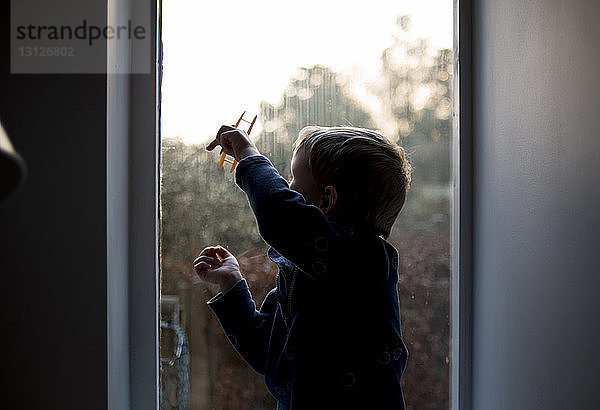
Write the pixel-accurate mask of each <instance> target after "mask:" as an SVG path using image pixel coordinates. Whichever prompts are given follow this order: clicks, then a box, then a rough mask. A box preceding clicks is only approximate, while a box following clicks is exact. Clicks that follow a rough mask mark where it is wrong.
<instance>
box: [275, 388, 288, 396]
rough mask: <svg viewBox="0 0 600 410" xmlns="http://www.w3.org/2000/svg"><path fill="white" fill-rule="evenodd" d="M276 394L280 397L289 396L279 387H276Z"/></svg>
mask: <svg viewBox="0 0 600 410" xmlns="http://www.w3.org/2000/svg"><path fill="white" fill-rule="evenodd" d="M275 393H277V394H279V395H280V396H285V395H287V391H285V389H283V388H281V387H279V386H277V387H275Z"/></svg>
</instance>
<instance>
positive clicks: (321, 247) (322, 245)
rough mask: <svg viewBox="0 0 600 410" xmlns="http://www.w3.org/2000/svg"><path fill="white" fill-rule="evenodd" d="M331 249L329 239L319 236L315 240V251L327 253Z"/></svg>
mask: <svg viewBox="0 0 600 410" xmlns="http://www.w3.org/2000/svg"><path fill="white" fill-rule="evenodd" d="M328 247H329V243H328V242H327V238H324V237H322V236H319V237H318V238H317V239H315V249H316V250H317V251H319V252H325V251H326V250H327V248H328Z"/></svg>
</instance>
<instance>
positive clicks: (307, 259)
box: [236, 155, 347, 279]
mask: <svg viewBox="0 0 600 410" xmlns="http://www.w3.org/2000/svg"><path fill="white" fill-rule="evenodd" d="M236 183H237V184H238V186H239V187H240V188H241V189H242V190H244V192H245V193H246V195H247V196H248V201H249V202H250V206H251V207H252V211H253V212H254V215H255V217H256V222H257V224H258V230H259V232H260V234H261V236H262V237H263V239H264V240H265V242H267V244H269V245H270V246H272V247H273V248H274V249H275V250H276V251H277V252H279V253H280V254H281V255H283V256H284V257H285V258H287V259H288V260H289V261H290V262H292V263H293V264H294V265H296V266H298V267H299V268H300V269H301V270H302V271H303V272H304V273H306V274H308V275H309V276H310V277H312V278H313V279H321V278H325V277H327V273H328V272H329V271H330V269H329V266H330V264H332V263H335V260H336V259H338V260H339V258H336V256H337V255H341V254H342V253H341V250H342V249H344V247H343V246H341V241H342V240H343V239H344V236H345V235H347V232H345V231H344V230H343V228H341V226H339V225H337V224H334V223H330V221H328V219H327V217H326V216H325V214H324V213H323V211H321V209H319V208H318V207H316V206H314V205H309V204H307V203H306V201H305V199H304V197H303V196H302V195H301V194H300V193H298V192H296V191H294V190H291V189H290V188H289V186H288V183H287V181H286V180H285V179H283V178H282V177H281V176H280V175H279V173H278V172H277V170H276V169H275V168H274V167H273V165H272V164H271V162H270V161H269V160H268V159H267V158H266V157H264V156H262V155H257V156H252V157H247V158H244V159H243V160H242V161H240V163H239V164H238V166H237V170H236ZM342 259H343V258H342Z"/></svg>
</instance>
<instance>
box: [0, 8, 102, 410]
mask: <svg viewBox="0 0 600 410" xmlns="http://www.w3.org/2000/svg"><path fill="white" fill-rule="evenodd" d="M7 3H9V2H3V3H2V4H3V5H2V11H1V12H0V19H1V21H2V23H3V24H2V36H1V40H0V41H1V48H0V50H1V51H0V56H1V57H0V90H1V97H0V119H1V120H2V122H3V124H4V125H5V129H6V131H7V133H8V134H9V136H10V138H11V140H12V143H13V145H14V147H15V149H16V150H17V151H18V152H19V153H20V154H21V155H22V157H23V158H24V159H25V161H26V162H27V166H28V171H29V175H28V179H27V181H26V183H25V185H24V186H23V187H22V189H21V190H20V191H19V192H18V193H17V194H16V195H14V196H13V197H11V198H10V199H9V200H8V201H6V202H5V203H2V204H0V274H1V277H2V285H1V288H2V297H1V298H0V312H2V329H3V330H2V339H3V340H2V341H3V354H2V373H3V375H4V377H3V386H2V387H3V392H2V396H1V399H0V403H1V407H2V408H13V409H76V408H77V409H103V408H106V406H107V401H106V389H107V384H106V372H107V354H106V350H107V346H106V340H107V334H106V310H107V306H106V242H105V241H106V146H105V135H106V79H105V76H103V75H10V74H9V60H8V59H9V28H10V20H9V17H10V12H9V9H8V6H9V4H7ZM105 3H106V2H104V1H94V2H88V4H87V5H86V7H88V8H89V9H88V10H89V12H90V13H104V15H105V14H106V4H105ZM1 177H2V176H0V178H1Z"/></svg>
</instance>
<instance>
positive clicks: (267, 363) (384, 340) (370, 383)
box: [208, 156, 408, 410]
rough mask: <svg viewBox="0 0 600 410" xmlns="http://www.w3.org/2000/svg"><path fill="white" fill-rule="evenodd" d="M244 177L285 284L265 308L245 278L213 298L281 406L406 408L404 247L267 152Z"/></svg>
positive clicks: (244, 165)
mask: <svg viewBox="0 0 600 410" xmlns="http://www.w3.org/2000/svg"><path fill="white" fill-rule="evenodd" d="M236 183H237V184H238V185H239V187H240V188H242V189H243V190H244V191H245V193H246V194H247V196H248V200H249V202H250V205H251V207H252V210H253V212H254V215H255V217H256V221H257V224H258V228H259V232H260V234H261V236H262V237H263V239H264V240H265V241H266V242H267V244H268V245H270V248H269V250H268V255H269V258H270V259H271V260H272V261H273V262H275V263H276V264H277V266H278V267H279V274H278V277H277V287H276V288H275V289H273V290H271V291H270V292H269V293H268V294H267V296H266V297H265V299H264V301H263V303H262V305H261V307H260V309H259V310H257V309H256V306H255V304H254V302H253V300H252V297H251V295H250V292H249V290H248V285H247V283H246V281H245V280H244V279H242V280H240V281H239V282H238V283H237V284H236V285H235V286H234V287H233V288H231V289H230V290H229V291H227V292H226V293H225V294H218V295H216V296H215V297H214V298H212V299H211V300H210V301H209V302H208V305H209V306H210V308H211V309H212V310H213V312H214V313H215V314H216V316H217V318H218V319H219V322H220V323H221V325H222V327H223V329H224V330H225V333H226V334H227V337H228V339H229V341H230V342H231V344H232V345H233V346H234V348H235V349H236V350H237V352H238V353H239V354H240V355H241V356H242V357H243V358H244V359H245V360H246V361H247V362H248V363H249V364H250V366H251V367H252V368H253V369H254V370H255V371H257V372H258V373H260V374H263V375H264V376H265V382H266V385H267V388H268V389H269V392H270V393H271V394H272V395H273V396H274V397H275V398H276V400H277V408H278V409H294V410H295V409H308V408H317V409H320V408H332V409H338V408H339V409H378V410H379V409H381V410H384V409H404V398H403V395H402V389H401V386H400V379H401V376H402V374H403V372H404V369H405V367H406V361H407V356H408V352H407V350H406V346H405V345H404V343H403V341H402V333H401V330H400V309H399V302H398V291H397V282H398V273H397V272H398V252H397V251H396V249H395V248H394V247H393V246H392V245H390V244H389V243H388V242H386V241H385V240H383V239H381V238H380V237H378V236H377V235H375V234H374V233H371V232H367V231H364V230H361V229H358V228H355V227H348V226H343V225H341V224H338V223H336V222H334V221H332V220H328V219H327V218H326V216H325V215H324V214H323V212H322V211H321V210H320V209H319V208H318V207H316V206H313V205H309V204H307V203H306V202H305V200H304V198H303V196H302V195H301V194H299V193H298V192H296V191H293V190H291V189H290V188H289V186H288V184H287V182H286V181H285V180H284V179H283V178H282V177H281V176H280V175H279V174H278V173H277V171H276V170H275V168H274V167H273V166H272V165H271V163H270V162H269V160H268V159H267V158H265V157H264V156H252V157H247V158H245V159H243V160H242V161H240V163H239V164H238V166H237V170H236Z"/></svg>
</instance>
